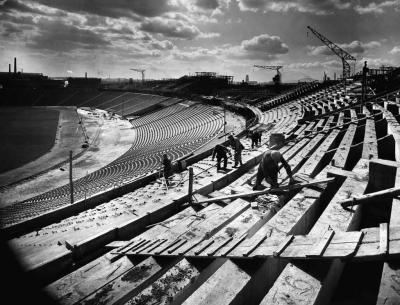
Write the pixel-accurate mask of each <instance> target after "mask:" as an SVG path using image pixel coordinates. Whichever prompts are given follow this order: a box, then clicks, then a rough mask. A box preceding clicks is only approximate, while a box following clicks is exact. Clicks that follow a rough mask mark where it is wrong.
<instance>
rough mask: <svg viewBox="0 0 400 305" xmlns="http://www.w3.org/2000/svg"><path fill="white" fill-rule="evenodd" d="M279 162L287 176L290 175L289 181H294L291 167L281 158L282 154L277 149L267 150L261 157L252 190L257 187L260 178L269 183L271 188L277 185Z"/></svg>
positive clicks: (259, 183)
mask: <svg viewBox="0 0 400 305" xmlns="http://www.w3.org/2000/svg"><path fill="white" fill-rule="evenodd" d="M279 163H282V165H283V167H284V168H285V170H286V172H287V174H288V176H289V177H290V183H293V182H294V179H293V175H292V169H291V168H290V165H289V164H288V163H287V162H286V160H285V159H284V158H283V156H282V154H281V153H280V152H279V151H278V150H267V151H266V152H265V153H264V154H263V156H262V159H261V162H260V165H259V167H258V172H257V180H256V185H255V186H254V187H253V190H257V189H259V187H260V186H261V182H262V180H263V179H264V178H265V180H266V181H267V182H268V183H269V184H271V186H272V187H273V188H276V187H278V186H279V185H278V173H279Z"/></svg>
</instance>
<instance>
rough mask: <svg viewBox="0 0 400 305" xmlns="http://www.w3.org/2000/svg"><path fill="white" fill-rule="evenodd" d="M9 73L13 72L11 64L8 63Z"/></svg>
mask: <svg viewBox="0 0 400 305" xmlns="http://www.w3.org/2000/svg"><path fill="white" fill-rule="evenodd" d="M8 73H11V64H8Z"/></svg>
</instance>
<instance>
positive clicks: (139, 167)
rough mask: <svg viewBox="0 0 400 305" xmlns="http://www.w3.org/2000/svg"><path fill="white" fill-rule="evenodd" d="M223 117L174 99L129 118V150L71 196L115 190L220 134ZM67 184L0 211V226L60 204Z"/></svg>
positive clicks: (76, 185)
mask: <svg viewBox="0 0 400 305" xmlns="http://www.w3.org/2000/svg"><path fill="white" fill-rule="evenodd" d="M223 121H224V120H223V115H222V114H221V113H220V112H218V111H216V110H214V109H212V108H210V107H207V106H203V105H199V104H191V103H189V102H186V103H183V102H182V103H179V104H175V105H172V106H170V107H167V108H165V109H164V110H161V111H157V112H155V113H152V114H150V115H147V116H144V117H141V118H139V119H137V120H133V121H132V125H133V128H135V129H136V131H137V136H136V137H135V140H134V141H133V143H132V146H131V148H130V149H129V150H128V151H127V152H126V153H125V154H123V155H122V156H121V157H119V158H118V159H116V160H115V161H113V162H111V163H110V164H108V165H107V166H105V167H103V168H101V169H100V170H97V171H95V172H93V173H91V174H89V175H87V176H85V177H83V178H81V179H79V180H77V181H75V182H74V196H75V200H76V201H79V200H82V199H85V198H87V197H91V196H93V195H94V194H97V193H99V192H104V191H106V190H107V189H110V188H111V189H112V188H115V187H116V186H121V185H124V184H126V183H129V182H131V180H133V179H135V178H137V177H139V176H143V175H145V174H147V173H148V172H151V171H153V170H158V169H160V165H161V160H162V155H163V154H164V153H166V154H167V155H168V156H169V157H170V158H171V159H172V160H175V161H176V160H177V159H179V158H182V157H185V156H187V155H189V154H191V153H192V152H193V151H195V150H196V149H198V148H199V147H201V146H202V145H204V144H206V143H207V142H208V141H209V140H211V139H213V138H214V137H215V136H217V135H218V134H219V133H220V132H221V128H222V127H223ZM69 196H70V190H69V185H64V186H63V187H60V188H57V189H54V190H51V191H49V192H46V193H44V194H42V195H39V196H36V197H33V198H31V199H28V200H25V201H23V202H21V203H16V204H13V205H10V206H7V207H5V208H2V209H0V215H1V218H0V220H1V223H2V225H3V226H10V225H12V224H15V223H18V222H22V221H24V220H25V219H28V218H33V217H35V216H38V215H40V214H43V213H46V212H49V211H51V210H53V209H56V208H59V207H61V206H64V205H66V204H68V203H70V202H69V200H70V198H69Z"/></svg>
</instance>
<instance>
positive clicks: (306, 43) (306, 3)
mask: <svg viewBox="0 0 400 305" xmlns="http://www.w3.org/2000/svg"><path fill="white" fill-rule="evenodd" d="M307 25H310V26H311V27H313V28H315V29H317V30H318V31H319V32H320V33H322V34H323V35H325V36H326V37H328V38H329V39H330V40H332V41H334V42H335V43H337V44H338V45H340V46H341V47H342V48H344V49H345V50H347V51H348V52H350V53H351V54H352V55H353V56H355V57H356V58H357V59H358V64H357V65H358V66H361V62H362V61H364V60H368V63H369V66H371V67H372V66H375V67H376V66H380V65H382V64H384V65H400V0H385V1H379V0H378V1H376V0H372V1H371V0H353V1H349V0H299V1H294V0H112V1H111V0H35V1H34V0H0V35H1V38H0V42H1V43H0V70H1V71H6V70H8V64H9V63H12V61H13V57H14V56H17V57H18V64H19V68H20V69H23V70H24V72H43V73H44V74H46V75H50V76H65V75H73V76H83V75H84V73H85V72H86V71H87V72H88V74H89V76H95V77H108V76H109V75H110V76H111V77H134V78H139V77H140V75H139V74H138V73H135V72H133V71H130V70H129V68H143V69H146V77H147V78H154V79H158V78H169V77H180V76H182V75H184V74H189V73H194V72H196V71H214V72H217V73H220V74H224V75H225V74H227V75H234V77H235V79H234V80H235V81H241V80H242V79H244V78H245V75H246V74H248V75H249V77H250V79H251V80H258V81H269V80H271V78H272V76H273V74H274V72H273V71H263V70H258V69H254V68H253V65H254V64H258V65H275V64H281V65H283V66H284V68H283V70H282V74H283V80H284V81H293V80H298V79H301V78H305V77H313V78H317V79H321V78H322V76H323V73H324V71H326V73H327V74H328V75H329V76H332V77H333V73H334V72H336V73H338V74H340V73H341V62H340V60H339V59H338V58H337V57H336V56H334V55H332V53H331V52H330V51H329V50H327V49H326V48H325V47H323V46H322V43H321V42H320V41H319V40H318V39H317V38H316V37H315V36H313V35H312V34H311V33H309V34H307V29H306V27H307Z"/></svg>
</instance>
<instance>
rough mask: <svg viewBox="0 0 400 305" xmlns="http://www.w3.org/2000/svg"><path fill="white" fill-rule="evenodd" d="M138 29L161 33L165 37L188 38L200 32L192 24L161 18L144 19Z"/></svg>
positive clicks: (194, 36)
mask: <svg viewBox="0 0 400 305" xmlns="http://www.w3.org/2000/svg"><path fill="white" fill-rule="evenodd" d="M139 29H140V30H142V31H145V32H149V33H156V34H162V35H163V36H165V37H174V38H182V39H189V40H190V39H194V38H196V37H197V36H199V35H200V34H201V32H200V30H199V29H198V28H197V27H196V26H194V25H190V24H187V23H185V22H182V21H177V20H171V19H163V18H153V19H151V20H146V21H144V22H143V23H142V24H141V25H140V27H139Z"/></svg>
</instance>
